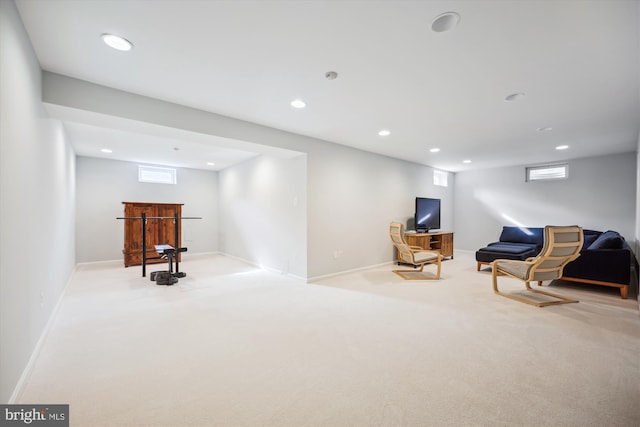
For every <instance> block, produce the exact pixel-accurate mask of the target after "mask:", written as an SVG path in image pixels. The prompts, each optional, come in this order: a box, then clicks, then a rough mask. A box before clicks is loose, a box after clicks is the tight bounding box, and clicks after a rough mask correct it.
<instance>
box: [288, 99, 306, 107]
mask: <svg viewBox="0 0 640 427" xmlns="http://www.w3.org/2000/svg"><path fill="white" fill-rule="evenodd" d="M291 106H292V107H293V108H304V107H306V106H307V103H306V102H304V101H303V100H301V99H294V100H293V101H291Z"/></svg>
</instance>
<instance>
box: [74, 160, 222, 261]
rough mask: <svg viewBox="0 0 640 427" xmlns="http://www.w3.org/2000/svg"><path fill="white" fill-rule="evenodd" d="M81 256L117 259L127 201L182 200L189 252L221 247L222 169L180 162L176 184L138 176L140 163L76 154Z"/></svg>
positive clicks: (120, 257) (78, 238)
mask: <svg viewBox="0 0 640 427" xmlns="http://www.w3.org/2000/svg"><path fill="white" fill-rule="evenodd" d="M76 186H77V206H78V207H77V228H76V250H77V259H78V262H91V261H105V260H117V259H123V258H122V248H123V247H124V224H123V220H116V217H122V216H124V211H123V209H124V206H123V205H122V202H156V203H183V204H184V206H183V207H182V216H197V217H202V219H201V220H183V221H182V244H183V246H186V247H187V248H188V252H187V253H185V254H183V256H185V257H188V256H189V254H190V253H197V252H215V251H217V250H218V173H217V172H215V171H206V170H196V169H186V168H177V184H176V185H168V184H150V183H141V182H138V163H132V162H123V161H117V160H105V159H97V158H89V157H78V159H77V184H76Z"/></svg>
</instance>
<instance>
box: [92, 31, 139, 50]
mask: <svg viewBox="0 0 640 427" xmlns="http://www.w3.org/2000/svg"><path fill="white" fill-rule="evenodd" d="M100 37H102V41H103V42H105V43H106V44H107V46H109V47H112V48H114V49H116V50H121V51H123V52H127V51H129V50H131V49H132V48H133V44H132V43H131V42H130V41H129V40H127V39H125V38H123V37H120V36H116V35H115V34H102V35H101V36H100Z"/></svg>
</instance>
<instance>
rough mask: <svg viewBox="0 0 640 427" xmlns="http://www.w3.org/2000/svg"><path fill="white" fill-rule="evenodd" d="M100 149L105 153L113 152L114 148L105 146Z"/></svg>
mask: <svg viewBox="0 0 640 427" xmlns="http://www.w3.org/2000/svg"><path fill="white" fill-rule="evenodd" d="M100 151H102V152H103V153H113V150H110V149H108V148H103V149H102V150H100Z"/></svg>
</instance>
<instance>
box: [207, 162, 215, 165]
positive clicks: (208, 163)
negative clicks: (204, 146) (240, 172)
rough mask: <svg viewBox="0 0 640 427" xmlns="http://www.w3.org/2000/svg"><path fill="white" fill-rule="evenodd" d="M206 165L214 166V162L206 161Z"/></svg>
mask: <svg viewBox="0 0 640 427" xmlns="http://www.w3.org/2000/svg"><path fill="white" fill-rule="evenodd" d="M207 165H208V166H215V165H216V164H215V163H213V162H207Z"/></svg>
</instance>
